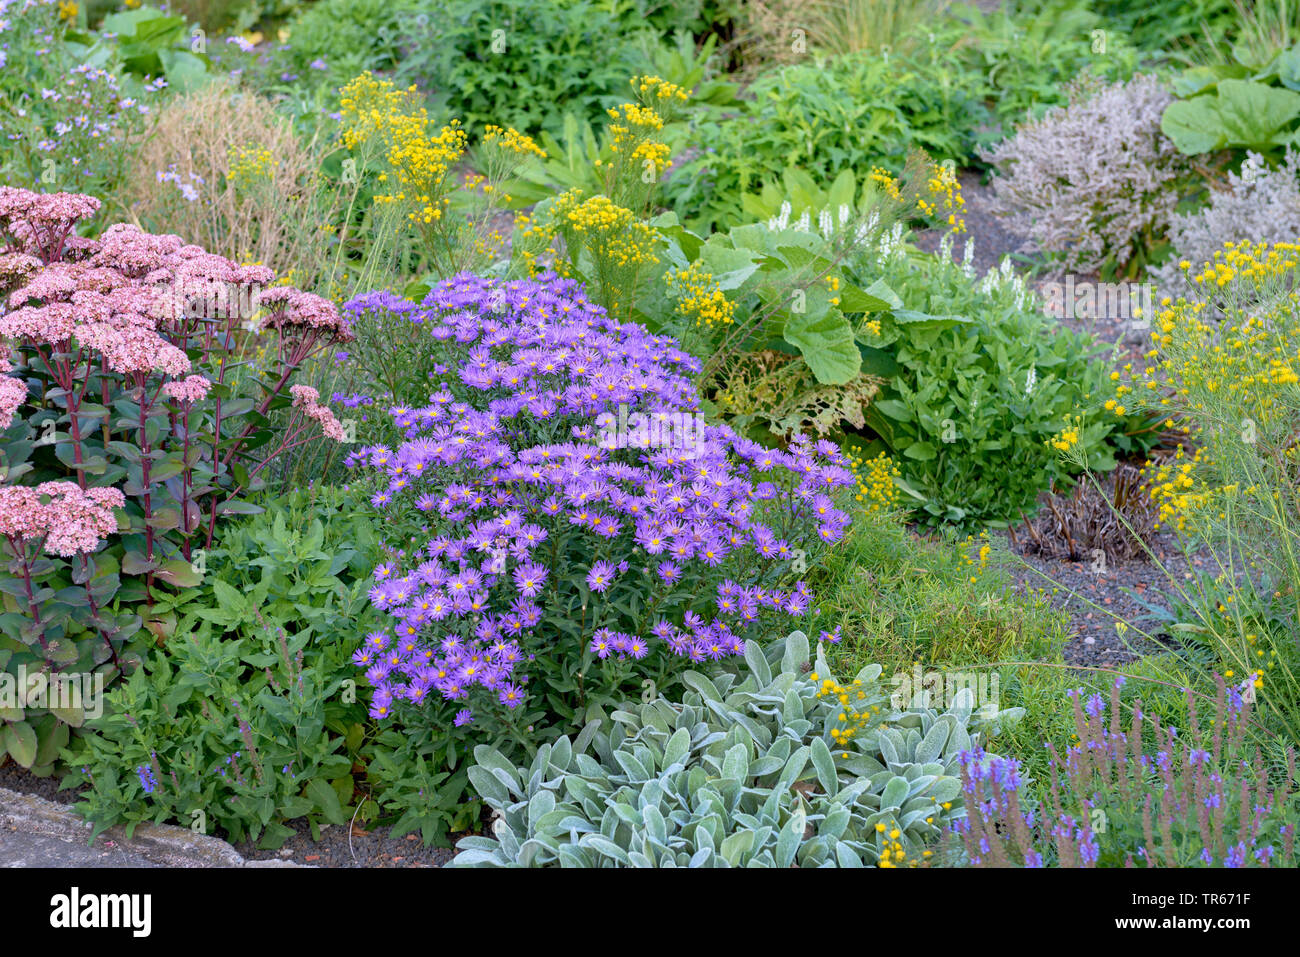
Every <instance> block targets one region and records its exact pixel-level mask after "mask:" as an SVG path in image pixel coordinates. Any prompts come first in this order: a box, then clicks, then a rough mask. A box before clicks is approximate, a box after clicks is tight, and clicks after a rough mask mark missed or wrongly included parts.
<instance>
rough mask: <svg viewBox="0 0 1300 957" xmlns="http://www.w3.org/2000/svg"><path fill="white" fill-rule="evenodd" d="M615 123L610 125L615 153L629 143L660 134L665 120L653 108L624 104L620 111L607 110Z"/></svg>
mask: <svg viewBox="0 0 1300 957" xmlns="http://www.w3.org/2000/svg"><path fill="white" fill-rule="evenodd" d="M606 112H607V113H609V118H610V119H611V120H613V121H614V122H612V123H610V124H609V132H610V135H611V136H612V137H613V140H614V152H615V153H617V152H618V151H619V147H620V146H621V145H623V144H624V143H627V142H628V141H635V140H639V139H641V138H643V137H645V136H647V135H650V134H653V133H658V132H659V131H660V130H662V129H663V128H664V119H663V117H662V116H660V115H659V114H658V113H657V112H656V111H655V110H654V109H653V108H651V107H648V106H638V105H637V104H635V103H624V104H623V105H622V106H620V107H619V108H618V109H616V110H615V109H612V108H611V109H609V110H606Z"/></svg>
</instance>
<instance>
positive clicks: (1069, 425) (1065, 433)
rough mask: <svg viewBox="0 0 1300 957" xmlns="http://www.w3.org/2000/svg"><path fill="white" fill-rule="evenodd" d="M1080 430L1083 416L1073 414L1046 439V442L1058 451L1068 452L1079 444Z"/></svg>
mask: <svg viewBox="0 0 1300 957" xmlns="http://www.w3.org/2000/svg"><path fill="white" fill-rule="evenodd" d="M1082 430H1083V417H1082V416H1078V415H1076V416H1073V417H1071V418H1069V419H1067V420H1066V424H1065V428H1063V429H1061V431H1059V432H1057V433H1056V434H1055V435H1053V436H1052V437H1051V438H1050V439H1048V440H1047V444H1048V445H1050V446H1051V447H1052V448H1054V449H1056V451H1058V452H1068V451H1070V449H1072V448H1074V447H1075V446H1076V445H1078V444H1079V434H1080V432H1081V431H1082Z"/></svg>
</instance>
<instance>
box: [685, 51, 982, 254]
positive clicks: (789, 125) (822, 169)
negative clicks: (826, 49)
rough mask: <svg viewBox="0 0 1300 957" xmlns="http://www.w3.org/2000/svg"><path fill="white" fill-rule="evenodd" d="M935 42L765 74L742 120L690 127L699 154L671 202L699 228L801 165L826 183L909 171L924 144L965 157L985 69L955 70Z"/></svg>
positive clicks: (944, 154)
mask: <svg viewBox="0 0 1300 957" xmlns="http://www.w3.org/2000/svg"><path fill="white" fill-rule="evenodd" d="M941 61H942V55H941V53H940V51H938V50H937V49H936V48H933V47H931V48H928V49H927V51H926V52H925V53H924V54H920V53H918V54H916V55H914V56H903V57H864V56H855V55H850V56H841V57H836V58H834V59H830V60H827V61H826V62H823V63H817V64H808V65H804V64H799V65H794V66H788V67H784V68H782V69H779V70H776V71H773V72H771V73H767V74H765V75H763V76H761V77H759V79H758V80H756V81H755V83H754V84H753V85H752V86H751V87H750V88H749V91H748V92H749V93H750V94H752V96H753V100H752V101H746V102H745V103H743V104H742V107H741V110H740V112H739V113H738V114H737V115H735V116H726V117H722V116H719V117H717V118H707V119H704V120H702V121H701V122H699V123H698V124H697V126H696V128H695V129H693V130H692V135H691V142H692V143H693V144H695V145H698V146H699V147H700V149H701V150H702V152H701V155H699V156H698V157H697V158H696V159H694V160H692V161H691V162H689V163H687V164H685V165H684V166H683V167H682V168H681V169H680V170H677V171H675V172H674V174H673V175H672V176H671V177H670V178H669V180H668V184H667V193H668V204H669V206H670V208H672V209H674V210H675V211H676V212H677V214H678V215H679V216H680V217H681V218H682V220H683V221H685V222H687V223H689V224H690V225H691V226H692V228H699V229H707V228H710V227H712V226H714V225H715V224H717V225H724V226H725V225H734V224H736V223H738V222H740V221H741V220H740V218H739V216H738V205H739V202H740V197H741V196H742V195H743V194H744V193H746V192H750V191H754V190H756V189H758V188H760V187H761V186H762V184H763V183H765V182H768V181H772V180H778V179H780V177H781V176H782V175H783V174H784V173H785V171H786V169H787V168H788V167H791V166H797V167H799V168H801V169H803V170H805V171H806V172H808V173H809V174H810V175H812V176H813V178H814V179H816V180H817V181H818V182H819V183H823V184H829V182H830V181H831V180H832V179H833V178H834V176H835V175H836V174H838V173H839V172H840V171H841V170H843V169H849V168H857V169H866V168H868V167H870V166H871V165H872V164H875V163H879V164H881V165H883V166H886V167H888V168H890V169H892V170H894V171H898V170H901V169H902V168H903V166H904V165H905V162H906V160H907V157H908V155H909V154H910V153H911V152H913V151H914V150H916V149H924V150H925V151H927V152H928V153H930V154H931V155H932V156H933V157H934V158H935V159H936V160H937V161H941V160H945V159H953V160H955V161H956V162H958V163H959V164H961V163H965V162H966V161H967V160H968V159H969V158H970V157H971V156H972V155H973V153H974V149H975V146H976V140H977V138H976V132H975V130H976V127H977V126H978V125H979V124H980V123H981V122H983V121H985V120H986V119H987V116H988V113H987V110H986V108H985V107H984V105H983V103H982V99H983V81H982V79H981V77H980V76H979V75H978V74H975V73H971V72H966V71H957V72H952V71H949V70H947V69H945V68H943V66H942V63H941Z"/></svg>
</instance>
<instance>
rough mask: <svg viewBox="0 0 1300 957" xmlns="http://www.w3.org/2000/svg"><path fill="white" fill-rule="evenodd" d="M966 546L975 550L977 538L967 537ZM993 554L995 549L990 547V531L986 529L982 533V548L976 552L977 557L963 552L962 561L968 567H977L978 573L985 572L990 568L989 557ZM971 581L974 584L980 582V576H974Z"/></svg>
mask: <svg viewBox="0 0 1300 957" xmlns="http://www.w3.org/2000/svg"><path fill="white" fill-rule="evenodd" d="M965 544H966V546H967V548H970V549H973V548H974V547H975V536H974V535H967V536H966V543H965ZM992 554H993V547H992V546H991V545H989V533H988V530H987V529H985V530H983V531H981V532H980V547H979V551H978V552H976V556H975V557H972V556H971V553H970V552H969V551H964V552H962V560H963V561H964V562H965V563H966V565H967V566H970V567H975V568H976V570H977V571H983V570H984V569H986V568H988V567H989V556H990V555H992ZM970 580H971V581H972V582H975V581H978V580H979V576H978V575H972V576H971V577H970Z"/></svg>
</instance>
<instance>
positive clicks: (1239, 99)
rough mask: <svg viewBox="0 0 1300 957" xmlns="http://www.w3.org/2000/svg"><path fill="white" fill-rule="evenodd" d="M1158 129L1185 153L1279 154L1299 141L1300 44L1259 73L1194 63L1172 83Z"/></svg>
mask: <svg viewBox="0 0 1300 957" xmlns="http://www.w3.org/2000/svg"><path fill="white" fill-rule="evenodd" d="M1174 91H1175V93H1177V94H1178V95H1179V96H1180V97H1181V99H1177V100H1175V101H1174V102H1173V103H1170V104H1169V105H1168V106H1167V107H1165V112H1164V115H1163V116H1162V117H1161V120H1160V129H1161V130H1162V131H1163V132H1164V134H1165V135H1166V136H1168V137H1169V138H1170V139H1171V140H1173V142H1174V145H1175V146H1177V147H1178V149H1179V151H1181V152H1183V153H1186V154H1188V155H1196V154H1199V153H1212V152H1216V151H1218V150H1223V149H1230V150H1236V151H1244V150H1253V151H1255V152H1258V153H1260V154H1263V155H1265V156H1269V157H1272V158H1277V157H1278V156H1280V155H1281V153H1283V152H1284V151H1285V150H1286V148H1287V147H1288V146H1294V145H1297V143H1300V137H1298V136H1297V132H1298V127H1300V123H1297V121H1298V120H1300V92H1297V91H1300V44H1298V45H1297V46H1295V47H1292V48H1291V49H1290V50H1287V51H1285V52H1284V53H1280V54H1278V56H1277V57H1276V58H1275V59H1274V60H1273V62H1272V63H1270V64H1269V65H1268V66H1267V67H1265V68H1264V69H1263V70H1261V71H1259V72H1255V71H1252V70H1250V69H1247V68H1246V67H1243V66H1241V65H1239V64H1223V65H1218V66H1206V67H1194V68H1192V69H1190V70H1187V71H1186V72H1185V73H1183V75H1182V76H1181V77H1179V79H1178V80H1177V81H1176V82H1175V83H1174Z"/></svg>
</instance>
